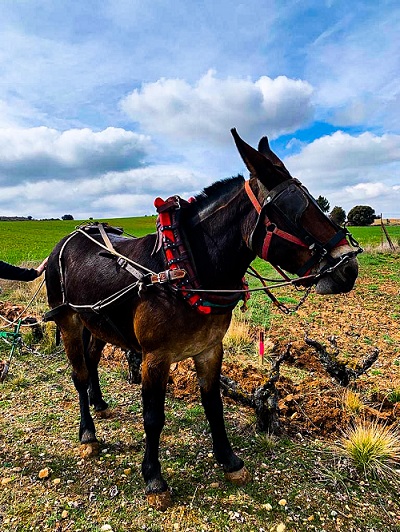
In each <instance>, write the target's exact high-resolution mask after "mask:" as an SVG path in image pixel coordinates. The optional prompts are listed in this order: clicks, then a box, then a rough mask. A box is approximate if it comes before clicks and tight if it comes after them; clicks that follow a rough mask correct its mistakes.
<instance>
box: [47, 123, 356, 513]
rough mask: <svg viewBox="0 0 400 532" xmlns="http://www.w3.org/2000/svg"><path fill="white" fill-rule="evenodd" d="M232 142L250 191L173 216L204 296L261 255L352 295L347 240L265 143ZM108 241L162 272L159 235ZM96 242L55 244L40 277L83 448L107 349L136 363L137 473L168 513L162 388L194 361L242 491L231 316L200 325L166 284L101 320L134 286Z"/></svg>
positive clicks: (230, 190)
mask: <svg viewBox="0 0 400 532" xmlns="http://www.w3.org/2000/svg"><path fill="white" fill-rule="evenodd" d="M232 134H233V135H234V138H235V142H236V145H237V147H238V150H239V152H240V154H241V156H242V158H243V160H244V162H245V164H246V166H247V168H248V169H249V171H250V173H251V176H250V180H249V181H247V184H246V186H245V182H244V179H243V178H242V177H240V176H238V177H236V178H232V179H229V180H225V181H220V182H218V183H215V184H214V185H212V186H210V187H208V188H206V189H205V190H204V192H203V193H202V194H200V195H199V196H197V197H196V198H195V199H196V201H194V202H193V203H190V204H189V205H187V206H186V208H185V209H182V213H181V219H180V226H181V230H182V233H183V234H184V237H185V241H186V242H187V247H188V248H190V254H191V257H192V263H193V264H194V265H195V268H196V272H197V278H198V279H199V281H200V283H201V286H202V287H203V288H206V289H209V290H218V289H220V290H237V289H238V288H240V287H241V280H242V278H243V276H244V274H245V272H246V269H247V268H248V266H249V264H250V263H251V261H252V260H253V259H254V258H255V257H256V255H259V256H261V257H263V258H264V259H266V260H268V261H269V262H271V263H272V264H274V265H279V266H280V267H282V268H284V269H285V270H287V271H288V272H291V273H294V274H296V273H297V274H298V275H299V276H303V275H304V274H306V273H317V272H323V271H324V272H325V273H323V274H322V275H320V276H317V277H315V278H314V282H315V284H316V289H317V291H318V292H319V293H321V294H333V293H340V292H347V291H349V290H351V289H352V287H353V285H354V282H355V279H356V277H357V271H358V267H357V260H356V258H355V252H354V251H353V250H352V249H351V247H350V245H349V244H348V243H347V241H346V238H345V232H344V231H343V230H341V229H340V228H338V227H337V226H335V225H334V224H333V223H332V222H331V221H330V220H329V219H328V218H327V217H326V216H325V215H324V214H323V213H322V211H321V210H320V209H319V207H318V206H317V204H316V203H315V201H314V200H313V199H312V197H311V196H310V195H309V194H308V192H307V191H306V190H305V189H304V188H303V187H302V186H301V185H300V183H299V182H298V181H297V180H294V179H292V178H291V176H290V174H289V173H288V171H287V170H286V168H285V167H284V165H283V163H282V162H281V161H280V160H279V159H278V157H277V156H276V155H275V154H273V153H272V151H271V150H270V148H269V146H268V141H267V140H266V138H264V139H262V140H261V141H260V144H259V151H257V150H255V149H253V148H252V147H250V146H249V145H248V144H246V143H245V142H244V141H242V140H241V139H240V137H239V136H238V134H237V133H236V131H235V130H232ZM109 238H110V240H111V242H112V244H113V246H114V248H115V250H116V251H117V252H118V253H119V254H120V255H123V256H124V257H127V258H128V259H132V260H134V261H135V262H136V263H139V264H140V265H142V266H143V267H145V268H147V269H148V270H150V271H152V272H161V271H164V270H165V269H166V265H165V255H164V250H163V249H162V248H161V249H159V248H158V247H157V235H156V234H151V235H148V236H145V237H143V238H138V239H132V238H123V237H121V236H118V235H113V234H109ZM93 240H97V241H98V242H103V240H102V238H101V237H100V236H99V235H93V236H92V239H89V238H87V237H86V236H85V235H83V234H81V233H80V232H79V231H78V232H76V233H73V234H72V235H70V236H68V237H66V238H65V239H63V240H62V241H61V242H60V243H59V244H58V245H57V246H56V248H55V249H54V251H53V252H52V254H51V256H50V258H49V263H48V268H47V274H46V283H47V291H48V299H49V304H50V307H51V308H52V310H51V311H50V313H49V314H51V316H49V319H53V320H54V321H55V322H56V323H57V325H58V327H59V328H60V330H61V334H62V338H63V341H64V346H65V351H66V353H67V356H68V358H69V360H70V362H71V365H72V368H73V372H72V378H73V381H74V384H75V387H76V389H77V391H78V394H79V401H80V413H81V423H80V431H79V438H80V441H81V443H82V444H85V445H87V446H88V448H89V449H90V448H93V447H96V444H97V439H96V435H95V427H94V423H93V419H92V417H91V414H90V411H89V407H90V404H92V405H93V406H94V408H95V410H97V411H100V412H102V411H105V410H106V409H107V403H105V401H104V400H103V398H102V396H101V391H100V387H99V383H98V376H97V364H98V361H99V357H100V353H101V349H102V347H103V345H104V342H110V343H112V344H114V345H118V346H121V347H122V348H124V349H129V350H133V351H136V352H138V353H141V354H142V398H143V418H144V429H145V432H146V450H145V455H144V459H143V465H142V472H143V477H144V480H145V483H146V494H147V495H148V497H149V502H150V504H152V505H153V506H155V507H157V508H159V509H164V508H166V507H167V506H168V505H169V504H170V495H169V489H168V484H167V482H166V481H165V480H164V478H163V476H162V474H161V466H160V462H159V460H158V449H159V441H160V434H161V431H162V428H163V425H164V419H165V417H164V399H165V391H166V385H167V381H168V375H169V369H170V365H171V364H172V363H174V362H178V361H180V360H183V359H185V358H188V357H192V358H193V359H194V363H195V366H196V371H197V376H198V381H199V385H200V390H201V398H202V403H203V406H204V410H205V413H206V416H207V419H208V421H209V424H210V428H211V433H212V439H213V448H214V453H215V458H216V460H217V461H218V462H219V463H220V464H221V465H222V467H223V469H224V471H225V474H226V476H227V478H228V479H230V480H232V481H233V482H236V483H238V484H241V483H245V482H246V481H248V480H249V475H248V473H247V470H246V469H245V467H244V464H243V461H242V460H241V459H240V458H239V457H238V456H237V455H236V454H235V453H234V452H233V450H232V448H231V445H230V443H229V441H228V437H227V434H226V431H225V425H224V418H223V407H222V401H221V397H220V389H219V378H220V370H221V362H222V355H223V349H222V339H223V337H224V335H225V333H226V331H227V329H228V326H229V323H230V320H231V312H232V305H230V306H228V307H226V308H221V307H218V308H213V309H212V310H213V312H211V313H210V314H208V315H207V314H204V313H200V312H198V311H197V310H195V309H194V308H191V307H190V306H189V305H188V303H187V302H186V301H185V300H184V298H183V297H182V295H181V294H180V293H179V292H177V291H176V290H173V289H172V287H171V286H170V285H168V283H166V284H155V285H152V286H150V287H148V288H146V290H144V291H142V292H140V294H138V292H137V290H136V289H133V290H131V291H128V292H127V293H126V294H125V295H124V296H123V297H121V298H116V301H115V302H114V303H112V304H107V305H106V306H104V307H103V310H101V311H100V310H99V308H98V306H96V305H95V303H96V302H99V301H110V300H112V299H113V298H114V296H113V295H114V294H118V293H119V291H120V290H121V289H123V288H124V287H126V286H128V285H130V284H131V283H132V281H133V280H134V278H133V276H132V273H129V271H127V270H126V269H124V268H120V267H119V266H118V264H117V263H116V262H115V261H114V260H113V259H111V258H110V257H109V256H107V252H104V249H103V248H101V247H99V245H97V244H96V242H95V241H93ZM207 297H208V296H207V295H205V296H204V299H207ZM108 298H110V299H108ZM210 299H211V297H210ZM93 305H95V307H93ZM214 311H216V312H214Z"/></svg>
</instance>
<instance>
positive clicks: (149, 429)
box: [142, 354, 171, 510]
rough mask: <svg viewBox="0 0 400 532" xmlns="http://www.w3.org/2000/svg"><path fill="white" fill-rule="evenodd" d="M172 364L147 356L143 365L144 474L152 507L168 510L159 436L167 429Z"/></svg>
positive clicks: (148, 498)
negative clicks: (166, 406) (167, 391)
mask: <svg viewBox="0 0 400 532" xmlns="http://www.w3.org/2000/svg"><path fill="white" fill-rule="evenodd" d="M169 367H170V363H169V361H166V360H165V361H164V360H163V358H162V356H160V355H158V356H156V355H153V354H146V355H145V356H144V357H143V363H142V399H143V422H144V430H145V433H146V450H145V454H144V458H143V463H142V474H143V478H144V481H145V483H146V495H147V500H148V502H149V504H150V506H153V507H154V508H156V509H157V510H165V509H166V508H168V506H170V504H171V495H170V492H169V489H168V484H167V483H166V481H165V480H164V478H163V476H162V474H161V465H160V462H159V460H158V448H159V444H160V435H161V431H162V429H163V427H164V422H165V414H164V402H165V391H166V387H167V382H168V377H169Z"/></svg>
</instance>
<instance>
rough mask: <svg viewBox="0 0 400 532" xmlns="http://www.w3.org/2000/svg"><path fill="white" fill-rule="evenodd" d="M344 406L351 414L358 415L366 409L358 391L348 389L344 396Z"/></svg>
mask: <svg viewBox="0 0 400 532" xmlns="http://www.w3.org/2000/svg"><path fill="white" fill-rule="evenodd" d="M342 404H343V408H344V410H345V411H346V412H348V413H349V414H351V415H358V414H360V413H361V412H362V410H363V409H364V403H363V402H362V400H361V397H360V395H359V394H358V393H356V392H353V390H346V391H345V392H344V394H343V398H342Z"/></svg>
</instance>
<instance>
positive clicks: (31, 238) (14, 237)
mask: <svg viewBox="0 0 400 532" xmlns="http://www.w3.org/2000/svg"><path fill="white" fill-rule="evenodd" d="M102 221H107V222H109V223H110V224H111V225H114V226H118V227H123V229H124V230H125V232H126V233H128V234H131V235H134V236H143V235H145V234H148V233H153V232H154V231H155V221H156V218H155V216H143V217H136V218H113V219H109V220H102ZM81 223H82V222H81V221H77V220H43V221H37V220H31V221H15V222H11V221H0V242H1V254H0V260H5V261H8V262H11V263H12V264H21V263H28V262H38V261H40V260H42V259H43V257H45V256H47V255H48V254H49V253H50V251H51V250H52V249H53V247H54V246H55V244H57V242H58V241H59V240H60V239H61V238H62V237H63V236H65V235H67V234H69V233H70V232H72V231H73V230H74V229H75V227H76V226H78V225H79V224H81ZM350 230H351V232H352V233H353V235H354V237H355V238H356V239H357V240H358V241H359V242H360V245H361V246H364V247H365V246H379V245H380V244H381V243H382V242H384V241H385V237H384V235H383V231H382V229H381V227H380V226H371V227H351V228H350ZM387 230H388V233H389V235H390V238H391V239H392V240H393V242H394V243H395V244H396V245H397V244H398V243H399V242H400V226H389V227H388V228H387Z"/></svg>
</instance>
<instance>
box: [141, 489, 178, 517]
mask: <svg viewBox="0 0 400 532" xmlns="http://www.w3.org/2000/svg"><path fill="white" fill-rule="evenodd" d="M147 503H148V505H149V506H151V507H152V508H154V509H155V510H158V511H160V512H165V510H166V509H167V508H169V507H170V506H171V504H172V499H171V492H170V491H169V490H168V491H163V492H161V493H149V494H148V495H147Z"/></svg>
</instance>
